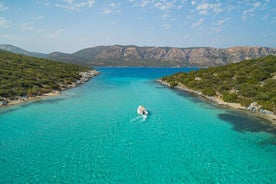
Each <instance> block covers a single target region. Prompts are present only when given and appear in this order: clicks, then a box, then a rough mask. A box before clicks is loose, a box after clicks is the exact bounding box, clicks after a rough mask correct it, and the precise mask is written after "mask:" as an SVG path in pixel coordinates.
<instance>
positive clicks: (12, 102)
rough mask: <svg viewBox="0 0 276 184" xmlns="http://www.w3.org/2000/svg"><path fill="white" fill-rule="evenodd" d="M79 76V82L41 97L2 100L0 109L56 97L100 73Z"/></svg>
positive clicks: (90, 72)
mask: <svg viewBox="0 0 276 184" xmlns="http://www.w3.org/2000/svg"><path fill="white" fill-rule="evenodd" d="M79 74H80V75H81V78H80V80H78V81H76V82H74V83H72V84H69V85H63V86H62V88H61V90H60V91H57V90H53V91H52V92H50V93H44V94H41V95H37V96H31V97H26V96H23V97H22V96H17V97H15V98H14V99H9V98H2V99H1V100H0V108H3V107H9V106H13V105H19V104H22V103H26V102H31V101H36V100H40V99H42V98H46V97H53V96H58V95H60V94H61V92H62V91H64V90H66V89H70V88H75V87H78V86H80V85H81V84H84V83H86V82H88V81H89V80H90V79H91V78H92V77H94V76H97V75H99V74H100V72H98V71H96V70H89V71H86V72H80V73H79Z"/></svg>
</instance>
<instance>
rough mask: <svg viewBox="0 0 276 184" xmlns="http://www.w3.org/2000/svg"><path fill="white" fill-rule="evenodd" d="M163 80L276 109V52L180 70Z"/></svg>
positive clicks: (205, 92) (202, 91)
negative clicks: (231, 62)
mask: <svg viewBox="0 0 276 184" xmlns="http://www.w3.org/2000/svg"><path fill="white" fill-rule="evenodd" d="M161 80H162V81H165V82H166V83H168V84H169V85H170V86H171V87H176V86H181V85H182V86H185V87H187V88H189V89H192V90H195V91H198V92H201V93H202V94H203V95H206V96H215V97H218V98H222V99H223V101H225V102H235V103H240V104H242V105H243V106H245V107H248V106H249V105H250V104H251V103H253V102H257V104H258V106H261V107H260V108H262V109H266V110H269V111H273V112H274V113H275V111H276V107H275V105H276V56H267V57H264V58H259V59H254V60H245V61H242V62H240V63H235V64H228V65H225V66H220V67H212V68H208V69H200V70H198V71H192V72H189V73H177V74H174V75H171V76H167V77H164V78H162V79H161Z"/></svg>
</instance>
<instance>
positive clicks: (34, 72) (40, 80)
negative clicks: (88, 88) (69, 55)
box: [0, 50, 99, 107]
mask: <svg viewBox="0 0 276 184" xmlns="http://www.w3.org/2000/svg"><path fill="white" fill-rule="evenodd" d="M0 64H1V68H0V107H6V106H10V105H15V104H19V103H23V102H27V101H30V100H36V99H40V98H42V97H46V96H53V95H58V94H60V92H61V91H63V90H65V89H68V88H73V87H76V86H78V85H80V84H83V83H85V82H87V81H88V80H89V79H90V78H92V77H93V76H95V75H98V74H99V72H98V71H96V70H94V69H91V68H88V67H84V66H79V65H75V64H66V63H62V62H57V61H52V60H49V59H42V58H36V57H31V56H26V55H22V54H14V53H11V52H8V51H4V50H0Z"/></svg>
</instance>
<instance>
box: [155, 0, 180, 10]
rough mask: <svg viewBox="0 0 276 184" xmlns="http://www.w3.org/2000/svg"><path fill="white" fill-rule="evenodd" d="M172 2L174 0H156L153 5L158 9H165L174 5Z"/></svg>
mask: <svg viewBox="0 0 276 184" xmlns="http://www.w3.org/2000/svg"><path fill="white" fill-rule="evenodd" d="M174 3H175V1H170V2H168V1H158V2H156V3H155V4H154V7H156V8H158V9H160V10H167V9H170V8H172V7H174Z"/></svg>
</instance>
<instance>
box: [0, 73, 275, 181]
mask: <svg viewBox="0 0 276 184" xmlns="http://www.w3.org/2000/svg"><path fill="white" fill-rule="evenodd" d="M99 70H100V71H101V75H100V76H97V77H96V78H94V79H92V80H91V81H89V82H88V83H86V84H85V85H82V86H80V87H78V88H75V89H71V90H68V91H66V92H64V93H63V95H62V96H60V97H55V98H49V99H46V100H42V101H38V102H35V103H30V104H27V105H21V106H17V107H12V108H8V109H5V110H2V111H1V113H0V183H276V172H275V171H276V159H275V158H276V138H275V134H272V133H269V131H265V129H266V127H264V126H261V125H259V124H258V122H260V121H261V120H256V119H252V118H250V117H247V116H245V115H241V114H238V113H236V112H232V111H229V110H227V109H220V108H217V107H215V106H213V105H210V104H207V103H205V102H204V101H203V100H201V99H199V98H197V97H193V96H191V95H189V94H187V93H185V92H181V91H177V90H171V89H169V88H165V87H162V86H161V85H160V84H158V83H156V82H154V80H155V79H156V78H159V77H161V76H164V75H168V74H171V73H174V72H176V71H180V70H186V71H187V70H191V69H173V68H166V69H165V68H163V69H153V68H99ZM141 104H143V105H145V106H146V107H147V108H148V109H149V111H150V115H149V116H148V118H147V119H143V118H142V117H140V116H138V115H137V113H136V108H137V106H138V105H141ZM252 124H253V125H254V126H250V125H252Z"/></svg>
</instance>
